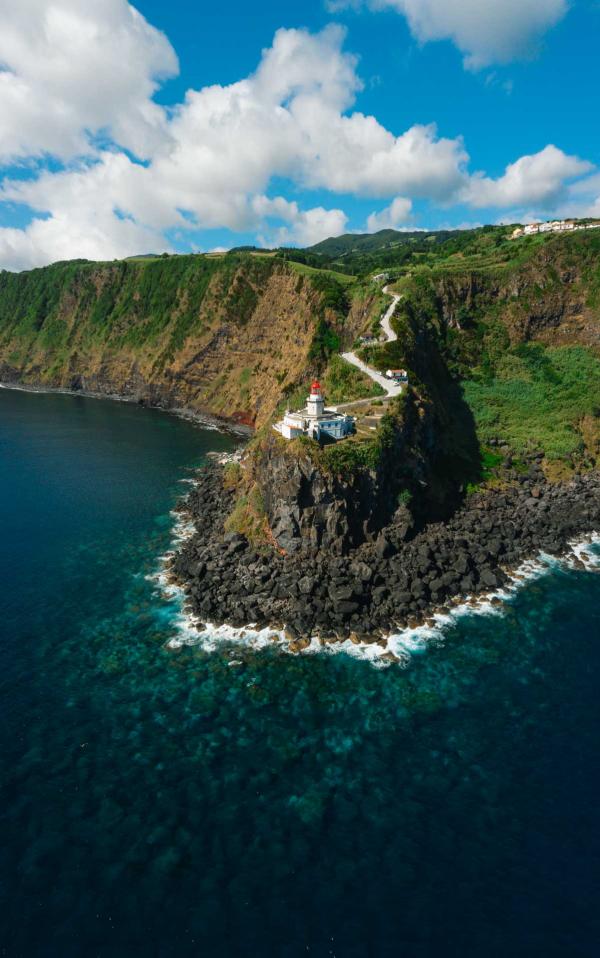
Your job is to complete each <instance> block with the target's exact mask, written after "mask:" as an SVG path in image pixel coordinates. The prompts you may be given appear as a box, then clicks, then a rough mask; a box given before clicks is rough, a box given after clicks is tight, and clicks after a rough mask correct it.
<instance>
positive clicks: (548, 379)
mask: <svg viewBox="0 0 600 958" xmlns="http://www.w3.org/2000/svg"><path fill="white" fill-rule="evenodd" d="M464 392H465V397H466V399H467V402H468V403H469V406H470V407H471V409H472V410H473V415H474V416H475V421H476V423H477V429H478V433H479V435H480V437H481V439H482V441H483V442H485V441H487V440H489V439H490V438H493V437H498V438H499V439H501V440H503V441H504V442H506V443H507V444H508V445H510V446H511V447H512V448H514V449H515V450H517V451H521V450H526V449H529V448H532V447H533V448H536V449H543V450H544V452H545V454H546V456H547V457H548V458H549V459H560V458H564V457H570V456H572V455H574V454H578V453H582V452H584V448H585V443H584V437H583V435H582V432H581V428H580V424H581V421H582V420H584V418H586V417H591V418H592V419H600V360H598V359H597V358H596V357H595V356H594V355H593V354H592V353H591V352H590V351H589V350H587V349H585V347H583V346H564V347H555V348H544V347H543V346H541V345H538V344H523V345H521V346H518V347H516V348H515V349H512V350H509V351H508V352H507V353H506V354H505V355H504V356H503V357H502V359H501V360H500V361H499V362H498V364H497V367H496V369H495V375H494V376H493V377H490V376H486V377H484V378H482V379H481V380H479V381H477V380H470V381H467V382H465V384H464Z"/></svg>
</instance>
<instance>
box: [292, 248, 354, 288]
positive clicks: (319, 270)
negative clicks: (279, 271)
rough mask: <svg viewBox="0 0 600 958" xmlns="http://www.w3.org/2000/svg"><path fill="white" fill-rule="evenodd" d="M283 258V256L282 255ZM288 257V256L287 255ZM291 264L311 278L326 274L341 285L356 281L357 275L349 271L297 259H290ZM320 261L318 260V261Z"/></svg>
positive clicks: (300, 272) (303, 274)
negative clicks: (340, 270)
mask: <svg viewBox="0 0 600 958" xmlns="http://www.w3.org/2000/svg"><path fill="white" fill-rule="evenodd" d="M298 256H302V254H301V253H298ZM282 258H283V257H282ZM285 258H286V259H288V257H285ZM288 261H289V264H290V266H291V267H292V269H293V270H295V271H296V272H297V273H299V274H300V275H301V276H309V277H310V278H311V279H313V278H314V277H319V278H320V277H323V276H326V277H328V278H329V279H332V280H334V281H335V282H336V283H339V284H340V285H341V286H352V285H353V283H355V282H356V277H355V276H350V275H348V274H347V273H342V272H339V271H338V270H334V269H327V268H324V267H323V266H318V265H316V264H315V265H312V266H311V265H308V264H307V263H300V262H297V260H293V259H289V260H288ZM317 262H318V261H317Z"/></svg>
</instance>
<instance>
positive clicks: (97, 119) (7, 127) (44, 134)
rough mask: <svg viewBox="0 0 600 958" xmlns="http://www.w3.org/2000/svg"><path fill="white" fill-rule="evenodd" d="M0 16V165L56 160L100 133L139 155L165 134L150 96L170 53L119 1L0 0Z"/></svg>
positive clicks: (167, 70) (173, 63) (169, 64)
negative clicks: (35, 159) (43, 158)
mask: <svg viewBox="0 0 600 958" xmlns="http://www.w3.org/2000/svg"><path fill="white" fill-rule="evenodd" d="M0 19H1V22H2V29H1V30H0V105H1V109H0V159H3V160H4V161H10V160H15V159H19V158H27V157H38V156H40V155H43V154H46V153H49V154H52V155H54V156H56V157H60V158H61V159H66V158H68V157H70V156H74V155H76V154H81V153H86V152H88V151H89V148H90V147H89V141H90V136H93V135H94V134H97V133H100V132H102V131H107V132H109V133H110V135H111V136H112V137H113V139H114V140H115V141H116V142H118V143H119V144H120V145H121V146H123V147H126V148H127V149H130V150H132V151H133V152H134V153H136V154H138V155H141V156H147V155H149V154H150V152H151V151H152V150H153V149H154V148H155V147H156V145H157V143H158V142H159V140H160V139H162V138H163V137H164V136H165V115H164V111H163V110H162V109H161V108H160V107H159V106H157V105H156V104H155V103H153V102H152V96H153V94H154V92H155V91H156V89H157V86H158V81H159V80H161V79H164V78H165V77H168V76H172V75H173V74H175V73H176V72H177V70H178V63H177V57H176V55H175V52H174V50H173V49H172V47H171V45H170V44H169V41H168V40H167V38H166V37H165V36H164V35H163V34H162V33H160V32H159V31H158V30H156V29H155V28H154V27H152V26H150V24H149V23H148V22H147V21H146V20H145V19H144V17H142V15H141V14H140V13H138V11H137V10H135V9H134V8H133V7H132V6H130V4H128V3H127V2H126V0H94V2H93V3H86V2H85V0H18V3H15V2H14V0H0Z"/></svg>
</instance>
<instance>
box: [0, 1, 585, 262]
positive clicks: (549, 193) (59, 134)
mask: <svg viewBox="0 0 600 958" xmlns="http://www.w3.org/2000/svg"><path fill="white" fill-rule="evenodd" d="M2 6H4V7H5V11H4V20H5V23H4V24H3V26H4V27H5V28H6V30H5V31H4V32H3V33H2V35H0V63H2V64H3V66H4V67H5V68H6V69H4V72H0V143H1V144H2V149H3V150H4V155H5V156H10V157H11V158H12V159H15V158H19V157H20V158H21V159H22V160H23V162H25V161H27V160H31V158H33V157H39V156H40V155H42V154H46V153H49V154H51V156H52V157H53V158H54V161H53V163H52V169H48V168H46V169H44V168H43V167H42V168H41V169H39V168H36V167H34V168H32V171H31V173H30V175H29V176H28V177H23V176H19V177H15V176H13V177H12V178H11V177H6V178H5V179H4V181H3V182H2V184H1V185H0V202H2V201H4V202H8V203H19V204H23V205H24V206H25V207H28V208H29V209H30V210H31V213H32V216H33V220H32V222H31V223H30V224H29V225H28V226H27V227H25V228H24V229H12V228H11V229H3V230H2V229H0V266H2V265H4V266H10V267H11V268H23V267H26V266H33V265H40V264H42V263H44V262H49V261H51V260H56V259H59V258H67V257H77V256H85V257H88V258H90V259H95V258H101V259H111V258H113V257H118V256H124V255H130V254H132V253H136V252H147V251H153V250H161V249H165V248H169V245H168V241H167V240H166V239H165V235H168V234H167V231H172V230H178V231H180V233H181V234H184V233H185V232H188V233H190V232H191V233H193V231H197V230H207V229H215V228H220V229H222V228H227V229H230V230H232V231H238V232H255V233H256V234H258V235H259V236H261V237H262V239H263V241H264V242H265V243H268V244H269V245H271V244H274V243H281V244H291V243H298V244H301V245H310V244H312V243H315V242H318V241H319V240H321V239H323V238H325V237H326V236H328V235H335V234H339V233H341V232H343V231H344V230H345V229H346V228H347V216H346V214H345V212H344V210H343V209H340V208H339V203H337V202H335V201H333V202H332V204H331V208H326V207H325V206H324V205H318V206H315V207H314V208H312V209H303V208H301V207H300V205H299V204H298V203H297V202H290V201H289V200H287V199H285V198H283V197H272V196H269V189H270V186H271V184H272V182H273V181H274V180H276V179H278V180H284V181H285V180H287V181H289V182H290V183H291V184H292V185H293V188H294V189H307V190H311V189H318V190H321V191H322V190H325V191H328V192H329V193H331V194H338V195H344V194H351V195H354V196H359V197H374V198H381V199H385V200H387V201H388V202H389V201H390V200H392V199H393V202H391V204H390V206H389V207H388V208H387V209H386V210H384V211H383V212H380V213H373V214H372V218H371V220H370V222H371V223H372V224H376V225H377V228H381V226H380V225H379V224H392V225H399V224H400V223H402V222H403V218H404V217H405V216H408V215H409V213H410V205H409V204H410V202H411V200H412V199H414V198H424V199H427V200H429V201H433V202H436V203H438V204H440V205H444V206H448V205H450V204H451V203H452V202H457V201H460V202H463V203H467V204H469V205H471V206H474V207H483V206H487V205H496V206H500V207H503V206H506V207H507V206H514V205H515V204H518V203H523V204H526V203H530V204H533V203H538V202H550V201H551V200H553V199H556V198H560V195H561V189H562V186H563V184H564V182H565V181H568V180H569V179H570V178H573V177H576V176H578V175H580V174H582V173H584V172H585V171H586V170H588V169H589V164H585V163H583V162H582V161H581V160H578V159H577V158H575V157H569V156H566V155H565V154H564V153H562V152H561V151H560V150H558V149H556V148H555V147H547V148H546V149H545V150H542V151H541V153H539V154H536V155H535V156H533V157H524V158H522V159H521V160H518V161H517V162H516V163H514V164H512V165H511V166H509V167H508V168H507V170H506V172H505V174H504V176H502V177H501V178H500V179H499V180H492V179H490V178H488V177H486V176H485V175H484V174H483V173H481V174H477V175H475V176H472V175H470V174H469V172H468V163H469V157H468V154H467V151H466V149H465V145H464V143H463V141H462V138H461V137H454V138H445V137H442V136H440V135H439V134H438V131H437V129H436V127H435V125H434V124H429V125H415V126H413V127H411V128H410V129H408V130H406V131H404V132H402V133H400V134H399V135H396V134H395V133H393V132H391V131H390V130H387V129H386V128H385V127H384V126H383V125H382V124H381V123H379V121H378V120H377V119H376V117H374V116H367V115H365V114H363V113H361V112H358V111H356V110H353V106H354V103H355V98H356V96H357V94H358V93H359V91H360V90H361V87H362V85H361V81H360V78H359V77H358V75H357V62H356V58H355V57H354V56H353V55H352V54H350V53H348V52H346V51H345V50H344V48H343V44H344V39H345V33H344V30H343V29H342V28H341V27H339V26H336V25H332V26H329V27H328V28H326V29H325V30H323V31H321V32H320V33H317V34H311V33H309V32H308V31H306V30H279V31H278V32H277V33H276V35H275V37H274V40H273V43H272V45H271V46H270V47H269V48H268V49H266V50H264V51H263V54H262V57H261V60H260V63H259V65H258V67H257V69H256V71H255V72H254V73H252V74H251V75H250V76H248V77H246V78H245V79H242V80H240V81H239V82H237V83H232V84H230V85H228V86H217V85H215V86H209V87H204V88H203V89H200V90H189V91H188V92H187V94H186V96H185V98H184V100H183V102H181V103H179V104H178V105H176V106H175V107H173V108H171V109H169V110H166V109H163V108H162V107H159V106H158V105H157V104H156V103H154V101H153V100H152V94H153V92H154V90H155V87H156V83H157V78H158V77H159V76H165V75H168V74H169V73H172V72H174V71H175V69H176V66H177V64H176V58H175V54H174V53H173V51H172V49H171V47H170V46H169V44H168V41H167V40H166V38H165V37H164V36H163V35H162V34H160V33H159V32H158V31H156V30H154V28H153V27H151V26H150V25H149V24H148V23H147V22H146V21H145V20H144V19H143V17H141V16H140V14H138V13H137V12H136V11H135V10H134V9H133V8H132V7H130V6H129V5H128V4H127V3H126V2H125V0H96V2H95V3H94V4H93V5H87V4H86V5H85V8H84V5H83V2H82V0H39V2H38V0H24V2H23V4H22V5H20V6H19V7H18V9H17V7H16V5H15V7H14V9H13V7H12V6H9V5H8V2H7V0H0V9H2ZM23 10H26V11H29V14H30V17H27V16H24V15H23V12H22V11H23ZM34 13H36V14H37V15H36V16H33V14H34ZM30 20H31V21H32V22H30ZM73 24H75V25H76V26H75V27H74V26H73ZM6 32H8V33H10V36H11V41H10V43H7V42H6ZM69 37H70V38H72V39H73V38H74V39H73V44H74V45H73V49H72V51H71V49H70V46H69ZM113 41H114V44H113ZM3 44H4V46H3ZM9 54H10V56H9ZM46 59H47V60H48V62H47V63H46V62H42V63H41V65H36V61H37V60H40V61H45V60H46ZM104 61H106V62H104ZM103 63H104V66H102V64H103ZM84 64H85V67H84ZM89 64H92V66H93V67H94V69H90V68H89ZM101 66H102V69H101ZM102 71H104V72H102ZM84 74H85V75H84ZM90 77H91V79H90ZM3 80H4V86H3ZM15 84H24V85H25V86H24V89H26V90H27V96H26V97H25V98H26V99H27V100H28V101H29V107H28V109H29V112H27V111H26V112H25V115H24V119H23V123H22V124H20V123H18V122H17V118H16V113H15V100H14V89H13V87H14V85H15ZM45 110H46V111H47V114H48V117H49V119H48V122H46V119H45V118H44V117H43V114H44V111H45ZM100 143H102V144H104V145H103V146H102V147H101V146H100V145H99V144H100ZM107 144H108V145H107ZM56 167H58V169H56ZM394 198H395V199H394Z"/></svg>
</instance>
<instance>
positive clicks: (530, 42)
mask: <svg viewBox="0 0 600 958" xmlns="http://www.w3.org/2000/svg"><path fill="white" fill-rule="evenodd" d="M361 5H362V4H361V2H360V0H330V2H329V4H328V6H329V9H330V10H332V11H336V10H341V9H343V8H344V7H354V8H357V7H359V6H361ZM368 5H369V6H370V7H371V9H373V10H384V9H392V10H397V11H398V13H401V14H402V15H403V16H405V17H406V20H407V22H408V25H409V27H410V30H411V33H412V34H413V36H415V37H416V39H417V40H419V41H420V42H421V43H427V42H428V41H430V40H451V41H452V42H453V43H454V44H455V45H456V46H457V47H458V49H459V50H460V51H461V53H462V54H463V55H464V61H465V66H467V67H468V68H470V69H474V70H478V69H481V67H485V66H489V65H490V64H492V63H508V62H510V61H511V60H516V59H522V58H527V57H529V56H531V55H532V54H533V53H535V51H536V49H537V48H538V46H539V42H540V39H541V38H542V36H543V35H544V34H545V33H546V31H547V30H549V29H550V28H551V27H553V26H554V25H555V24H557V23H558V22H559V21H560V20H561V19H562V18H563V17H564V16H565V14H566V13H567V10H568V6H569V5H568V0H368Z"/></svg>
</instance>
